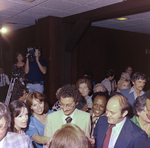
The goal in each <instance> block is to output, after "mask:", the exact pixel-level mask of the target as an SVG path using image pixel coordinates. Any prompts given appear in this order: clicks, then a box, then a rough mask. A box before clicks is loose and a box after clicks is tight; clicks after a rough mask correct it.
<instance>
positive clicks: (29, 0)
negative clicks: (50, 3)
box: [24, 0, 35, 2]
mask: <svg viewBox="0 0 150 148" xmlns="http://www.w3.org/2000/svg"><path fill="white" fill-rule="evenodd" d="M24 1H26V2H33V1H35V0H24Z"/></svg>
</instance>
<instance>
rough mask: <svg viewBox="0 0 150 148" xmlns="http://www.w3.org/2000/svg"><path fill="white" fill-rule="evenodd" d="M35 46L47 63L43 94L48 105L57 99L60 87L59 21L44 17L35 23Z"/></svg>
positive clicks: (58, 19)
mask: <svg viewBox="0 0 150 148" xmlns="http://www.w3.org/2000/svg"><path fill="white" fill-rule="evenodd" d="M36 44H37V45H39V46H40V47H41V48H42V54H43V58H44V59H46V61H47V63H48V67H47V74H46V75H45V80H46V81H45V82H46V83H45V94H46V97H47V101H48V103H49V105H50V106H51V105H53V104H54V103H55V102H56V101H57V99H56V96H55V93H56V90H57V89H58V88H59V87H60V86H61V85H60V83H61V19H60V18H56V17H46V18H44V19H40V20H38V22H36Z"/></svg>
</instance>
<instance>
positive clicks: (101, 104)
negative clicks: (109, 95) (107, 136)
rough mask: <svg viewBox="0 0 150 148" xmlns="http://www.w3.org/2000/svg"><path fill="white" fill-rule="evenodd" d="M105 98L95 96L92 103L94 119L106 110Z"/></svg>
mask: <svg viewBox="0 0 150 148" xmlns="http://www.w3.org/2000/svg"><path fill="white" fill-rule="evenodd" d="M106 103H107V100H106V97H105V96H99V95H98V96H96V97H95V99H94V102H93V106H92V111H93V113H94V115H95V116H96V117H99V116H101V115H102V114H103V113H104V111H105V108H106Z"/></svg>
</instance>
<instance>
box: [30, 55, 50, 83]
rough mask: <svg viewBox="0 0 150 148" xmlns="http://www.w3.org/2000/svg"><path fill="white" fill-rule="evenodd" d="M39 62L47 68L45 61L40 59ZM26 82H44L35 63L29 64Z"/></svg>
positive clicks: (42, 75)
mask: <svg viewBox="0 0 150 148" xmlns="http://www.w3.org/2000/svg"><path fill="white" fill-rule="evenodd" d="M39 62H40V63H41V65H42V66H44V67H46V68H47V62H46V60H44V59H42V58H40V59H39ZM27 80H29V81H44V74H43V73H42V72H41V70H40V69H39V66H38V64H37V62H36V61H34V62H30V63H29V73H28V74H27Z"/></svg>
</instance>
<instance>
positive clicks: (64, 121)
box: [62, 109, 76, 124]
mask: <svg viewBox="0 0 150 148" xmlns="http://www.w3.org/2000/svg"><path fill="white" fill-rule="evenodd" d="M75 113H76V109H75V110H74V112H73V113H72V114H71V115H70V116H66V115H65V114H64V113H63V116H62V118H63V124H66V120H65V119H66V118H67V117H71V118H72V121H71V123H73V124H74V116H75Z"/></svg>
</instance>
